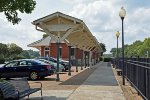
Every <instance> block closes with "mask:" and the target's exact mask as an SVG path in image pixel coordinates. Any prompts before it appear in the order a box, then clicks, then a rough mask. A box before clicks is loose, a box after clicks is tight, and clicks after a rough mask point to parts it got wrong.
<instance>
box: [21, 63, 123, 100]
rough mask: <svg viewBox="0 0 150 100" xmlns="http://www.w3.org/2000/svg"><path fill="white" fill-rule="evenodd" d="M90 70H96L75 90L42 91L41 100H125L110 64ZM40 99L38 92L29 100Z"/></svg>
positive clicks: (101, 64) (100, 64) (99, 64)
mask: <svg viewBox="0 0 150 100" xmlns="http://www.w3.org/2000/svg"><path fill="white" fill-rule="evenodd" d="M91 68H94V69H95V68H96V70H95V71H94V72H93V73H92V74H91V75H90V76H89V77H88V78H87V79H86V80H85V81H84V83H83V84H82V85H80V86H79V87H78V88H77V89H76V90H43V100H125V97H124V95H123V92H122V90H121V88H120V86H119V85H118V83H117V81H116V79H115V77H114V74H113V71H112V68H111V66H110V63H98V64H97V65H95V66H92V67H91ZM91 68H90V69H89V70H91ZM40 99H41V98H40V92H39V93H38V92H37V93H35V94H32V95H31V96H30V100H40ZM23 100H24V99H23Z"/></svg>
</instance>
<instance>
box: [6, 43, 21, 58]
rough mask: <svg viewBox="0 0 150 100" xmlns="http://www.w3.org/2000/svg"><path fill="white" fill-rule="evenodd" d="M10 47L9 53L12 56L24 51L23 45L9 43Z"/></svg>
mask: <svg viewBox="0 0 150 100" xmlns="http://www.w3.org/2000/svg"><path fill="white" fill-rule="evenodd" d="M8 48H9V54H10V56H11V57H12V58H13V57H15V56H18V55H19V54H20V53H21V52H22V51H23V49H22V48H21V47H19V46H17V45H16V44H14V43H11V44H8Z"/></svg>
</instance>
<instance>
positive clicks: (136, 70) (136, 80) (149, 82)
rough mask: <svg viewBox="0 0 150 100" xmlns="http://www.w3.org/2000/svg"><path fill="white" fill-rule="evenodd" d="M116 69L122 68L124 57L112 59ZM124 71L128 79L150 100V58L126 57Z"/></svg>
mask: <svg viewBox="0 0 150 100" xmlns="http://www.w3.org/2000/svg"><path fill="white" fill-rule="evenodd" d="M112 63H113V64H114V65H115V66H116V69H123V68H122V59H121V58H118V59H112ZM124 69H125V70H124V73H125V77H126V79H127V80H128V81H129V82H130V83H131V84H132V86H133V87H134V88H135V89H136V90H137V91H138V93H139V94H140V95H141V96H142V97H143V98H144V99H145V100H150V58H125V59H124Z"/></svg>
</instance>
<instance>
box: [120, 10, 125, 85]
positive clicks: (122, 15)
mask: <svg viewBox="0 0 150 100" xmlns="http://www.w3.org/2000/svg"><path fill="white" fill-rule="evenodd" d="M119 16H120V18H121V20H122V81H123V85H125V75H124V74H125V73H124V71H125V68H124V29H123V20H124V18H125V16H126V10H125V9H124V8H123V7H121V10H120V12H119Z"/></svg>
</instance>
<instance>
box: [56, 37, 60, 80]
mask: <svg viewBox="0 0 150 100" xmlns="http://www.w3.org/2000/svg"><path fill="white" fill-rule="evenodd" d="M59 46H60V38H59V36H58V37H57V69H56V72H57V74H56V81H60V78H59V56H60V49H59Z"/></svg>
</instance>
